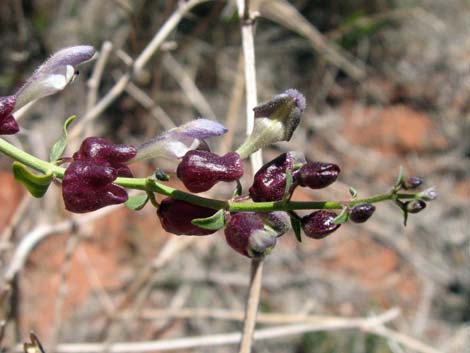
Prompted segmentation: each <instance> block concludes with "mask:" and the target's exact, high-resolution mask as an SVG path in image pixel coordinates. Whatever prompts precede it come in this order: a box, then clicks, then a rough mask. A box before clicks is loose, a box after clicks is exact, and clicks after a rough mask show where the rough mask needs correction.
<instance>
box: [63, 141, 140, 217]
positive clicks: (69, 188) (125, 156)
mask: <svg viewBox="0 0 470 353" xmlns="http://www.w3.org/2000/svg"><path fill="white" fill-rule="evenodd" d="M136 153H137V150H136V148H135V147H133V146H129V145H115V144H113V143H111V142H109V141H108V140H106V139H103V138H101V137H89V138H87V139H85V140H84V141H83V142H82V145H81V146H80V149H79V150H78V151H77V152H76V153H74V155H73V159H74V161H73V162H72V163H71V164H70V165H69V167H68V168H67V169H66V170H65V174H64V179H63V182H62V196H63V198H64V203H65V208H66V209H67V210H69V211H71V212H76V213H84V212H90V211H95V210H97V209H99V208H102V207H105V206H109V205H116V204H120V203H123V202H126V201H127V199H128V197H127V192H126V189H124V188H123V187H121V186H118V185H115V184H113V181H114V180H115V179H116V178H117V177H118V176H122V177H132V173H131V170H130V169H129V167H128V166H127V165H125V164H124V163H125V162H127V161H128V160H130V159H132V158H133V157H134V156H135V155H136Z"/></svg>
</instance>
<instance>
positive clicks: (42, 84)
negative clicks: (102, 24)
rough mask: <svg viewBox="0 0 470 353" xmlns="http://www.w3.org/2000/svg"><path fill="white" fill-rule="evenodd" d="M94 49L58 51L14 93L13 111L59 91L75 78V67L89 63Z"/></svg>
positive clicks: (88, 46)
mask: <svg viewBox="0 0 470 353" xmlns="http://www.w3.org/2000/svg"><path fill="white" fill-rule="evenodd" d="M94 55H95V49H94V48H93V47H92V46H90V45H78V46H73V47H69V48H65V49H62V50H59V51H58V52H57V53H55V54H53V55H52V56H51V57H50V58H49V59H48V60H46V61H45V62H44V63H43V64H42V65H41V66H39V67H38V68H37V69H36V71H34V73H33V74H32V75H31V77H30V78H29V79H28V80H27V81H26V82H25V84H24V85H23V86H22V87H21V88H20V89H19V90H18V91H17V92H16V93H15V96H16V105H15V111H16V110H18V109H20V108H21V107H22V106H24V105H26V104H27V103H29V102H31V101H33V100H36V99H39V98H43V97H46V96H49V95H52V94H54V93H57V92H58V91H61V90H63V89H64V88H65V86H67V85H68V84H69V83H70V82H71V81H72V80H73V78H74V77H75V74H76V70H77V66H78V65H80V64H83V63H85V62H87V61H90V60H91V59H92V58H93V56H94Z"/></svg>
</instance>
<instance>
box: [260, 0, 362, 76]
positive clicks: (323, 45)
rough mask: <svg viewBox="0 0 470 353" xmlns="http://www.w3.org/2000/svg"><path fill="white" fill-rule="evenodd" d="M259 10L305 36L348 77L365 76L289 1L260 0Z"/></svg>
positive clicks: (264, 15) (344, 53) (345, 54)
mask: <svg viewBox="0 0 470 353" xmlns="http://www.w3.org/2000/svg"><path fill="white" fill-rule="evenodd" d="M259 11H260V13H261V15H262V16H263V17H266V18H269V19H270V20H272V21H274V22H277V23H279V24H280V25H282V26H284V27H286V28H289V29H291V30H292V31H294V32H297V33H298V34H300V35H301V36H303V37H305V38H307V39H308V41H309V42H310V43H311V44H312V47H313V48H314V49H315V50H316V51H317V52H319V53H320V54H321V55H323V56H324V57H325V58H326V60H328V61H329V62H331V63H332V64H333V65H336V66H337V67H339V68H340V69H341V70H343V71H344V72H346V73H347V74H348V75H349V76H350V77H352V78H354V79H356V80H360V79H362V78H364V77H365V75H366V72H365V70H364V68H362V67H360V66H358V65H357V64H356V63H355V62H353V59H352V58H349V56H350V55H348V53H346V52H344V51H343V50H342V49H341V48H340V47H338V46H336V45H335V44H334V43H332V42H330V41H329V40H328V38H326V37H325V36H323V35H322V34H321V33H320V31H318V30H317V29H316V28H315V27H314V26H313V25H312V24H311V23H310V22H308V21H307V20H306V19H305V18H304V17H303V16H302V15H301V14H300V13H299V12H298V11H297V9H296V8H295V7H294V6H293V5H291V4H290V3H289V2H287V1H285V0H269V1H261V4H260V9H259Z"/></svg>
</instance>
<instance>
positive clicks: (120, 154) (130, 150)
mask: <svg viewBox="0 0 470 353" xmlns="http://www.w3.org/2000/svg"><path fill="white" fill-rule="evenodd" d="M136 154H137V149H136V148H135V147H134V146H131V145H117V144H113V143H112V142H110V141H108V140H106V139H104V138H102V137H88V138H86V139H85V140H84V141H83V142H82V145H81V146H80V149H79V150H78V151H77V152H75V153H74V155H73V159H74V160H76V161H94V162H95V163H96V164H99V165H101V166H108V167H112V168H114V169H116V170H117V175H118V176H121V177H132V173H131V171H130V169H129V167H128V166H127V165H125V164H124V163H125V162H127V161H129V160H131V159H132V158H134V157H135V155H136Z"/></svg>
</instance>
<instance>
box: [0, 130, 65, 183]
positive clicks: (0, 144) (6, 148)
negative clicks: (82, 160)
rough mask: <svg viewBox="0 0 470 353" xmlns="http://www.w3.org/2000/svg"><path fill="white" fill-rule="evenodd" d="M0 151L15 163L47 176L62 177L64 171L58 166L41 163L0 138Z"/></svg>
mask: <svg viewBox="0 0 470 353" xmlns="http://www.w3.org/2000/svg"><path fill="white" fill-rule="evenodd" d="M0 151H2V152H3V153H5V154H6V155H7V156H9V157H11V158H13V159H14V160H16V161H19V162H21V163H23V164H26V165H27V166H29V167H31V168H33V169H35V170H37V171H39V172H43V173H44V174H47V173H49V172H51V173H52V174H54V175H55V176H56V177H58V178H62V177H63V176H64V172H65V169H64V168H62V167H59V166H56V165H55V164H53V163H49V162H46V161H43V160H42V159H39V158H36V157H34V156H32V155H30V154H29V153H27V152H25V151H23V150H21V149H19V148H18V147H15V146H13V145H12V144H10V143H8V142H7V141H5V140H4V139H2V138H0Z"/></svg>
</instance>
